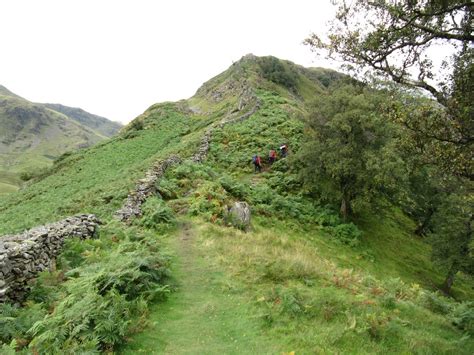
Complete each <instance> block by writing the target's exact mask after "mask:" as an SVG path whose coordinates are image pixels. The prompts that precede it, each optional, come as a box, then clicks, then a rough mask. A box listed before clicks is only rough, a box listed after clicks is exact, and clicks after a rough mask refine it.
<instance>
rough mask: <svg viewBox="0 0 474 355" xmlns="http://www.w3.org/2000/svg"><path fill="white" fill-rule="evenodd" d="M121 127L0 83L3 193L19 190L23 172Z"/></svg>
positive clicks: (0, 183)
mask: <svg viewBox="0 0 474 355" xmlns="http://www.w3.org/2000/svg"><path fill="white" fill-rule="evenodd" d="M119 128H120V125H118V124H116V123H115V122H111V121H109V120H107V119H105V118H102V117H99V116H95V115H91V114H89V113H87V112H85V111H83V110H80V109H72V108H68V107H65V106H58V107H56V106H55V107H51V108H49V107H48V105H43V104H36V103H32V102H30V101H27V100H25V99H23V98H21V97H19V96H18V95H15V94H13V93H12V92H10V91H9V90H8V89H6V88H5V87H3V86H2V87H0V193H4V192H11V191H14V190H16V189H17V188H18V187H19V186H20V184H21V181H20V178H19V177H20V174H21V173H29V174H34V173H35V171H38V170H39V169H42V168H45V167H48V166H50V165H51V163H52V161H53V160H54V159H56V158H57V157H59V156H60V155H61V154H63V153H64V152H67V151H70V150H76V149H78V148H84V147H88V146H91V145H93V144H95V143H97V142H99V141H101V140H103V139H106V138H107V137H109V136H111V135H112V134H114V133H116V132H117V131H118V129H119Z"/></svg>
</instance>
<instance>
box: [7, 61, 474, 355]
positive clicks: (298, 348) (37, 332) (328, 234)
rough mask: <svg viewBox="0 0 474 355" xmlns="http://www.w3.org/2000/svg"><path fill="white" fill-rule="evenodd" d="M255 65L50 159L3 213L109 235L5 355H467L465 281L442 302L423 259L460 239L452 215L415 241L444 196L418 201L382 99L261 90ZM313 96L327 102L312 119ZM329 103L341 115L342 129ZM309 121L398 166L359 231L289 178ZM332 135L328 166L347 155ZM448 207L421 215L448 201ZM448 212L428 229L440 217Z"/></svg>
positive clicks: (326, 91)
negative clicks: (274, 155) (244, 220)
mask: <svg viewBox="0 0 474 355" xmlns="http://www.w3.org/2000/svg"><path fill="white" fill-rule="evenodd" d="M266 60H269V61H270V62H274V59H258V58H255V57H253V56H246V57H244V58H243V59H242V60H241V61H239V62H237V63H235V64H234V65H232V66H231V67H230V68H229V70H227V71H226V72H224V73H222V74H220V75H219V76H217V77H216V78H214V79H212V80H211V81H209V82H208V83H205V84H204V85H203V86H202V87H201V88H200V89H199V90H198V92H197V94H196V95H195V96H194V97H193V98H192V99H190V100H189V101H180V102H178V103H164V104H157V105H153V106H152V107H150V108H149V109H148V110H147V111H146V112H145V113H144V114H143V115H141V116H139V117H138V118H137V119H136V120H134V121H133V122H132V123H131V124H129V125H128V126H127V127H125V128H124V129H123V131H122V132H121V134H120V135H119V136H117V137H114V138H112V139H110V140H109V141H107V142H102V143H99V144H98V145H95V146H93V147H90V148H87V149H84V150H81V151H78V152H74V153H71V154H65V155H63V156H61V157H60V158H58V159H57V160H56V161H55V163H54V165H53V166H52V167H51V168H50V169H49V170H48V171H47V172H45V173H43V174H42V175H41V176H37V177H35V178H33V179H32V180H34V181H33V182H31V183H30V184H29V185H28V186H26V187H25V188H24V189H22V190H20V191H18V192H16V193H14V194H9V195H5V196H2V197H0V232H1V233H2V234H3V233H12V232H16V231H20V230H22V229H24V228H28V227H31V226H34V225H38V224H42V223H45V222H49V221H54V220H57V219H59V218H61V217H63V216H67V215H71V214H75V213H81V212H88V213H95V214H97V215H98V216H99V217H100V218H101V219H102V221H103V222H104V225H103V226H102V227H101V229H100V233H99V238H98V239H94V240H88V241H83V242H81V241H75V240H70V241H68V243H67V246H66V248H65V250H64V252H63V254H62V255H61V257H60V258H59V260H58V266H57V270H55V271H52V272H45V273H43V274H41V275H40V277H39V278H38V280H37V282H36V283H35V285H33V287H32V291H31V293H30V295H29V298H28V300H27V302H26V303H25V304H24V305H23V307H22V308H17V307H14V306H12V305H3V306H2V307H0V340H1V342H2V343H3V345H2V346H3V348H2V351H3V352H5V353H6V352H7V351H13V349H16V350H17V351H19V352H23V353H28V352H38V353H40V354H41V353H61V352H62V353H74V352H111V351H114V352H122V353H130V354H131V353H140V352H142V353H193V352H194V353H195V352H198V353H210V354H213V353H214V354H217V353H239V354H240V353H291V352H292V351H294V352H295V353H325V352H330V353H333V352H335V353H367V352H375V353H394V352H402V353H433V352H437V353H453V352H457V353H466V354H470V353H472V352H473V351H474V342H473V341H472V336H473V322H474V321H473V318H474V308H473V304H472V302H469V300H472V298H473V295H474V293H473V288H472V287H473V279H472V276H471V275H470V274H469V272H468V271H467V270H468V269H467V268H465V267H464V266H463V267H462V268H459V271H458V272H457V273H456V277H457V280H456V282H455V283H454V284H453V285H452V288H451V290H450V297H446V296H443V295H442V294H441V293H440V291H439V289H440V286H441V285H442V283H443V280H444V279H445V276H446V273H445V272H446V269H443V268H440V267H439V265H438V264H435V263H433V262H432V260H431V256H432V247H431V244H430V243H429V241H431V240H432V239H431V238H435V234H436V233H437V234H436V235H437V236H438V237H439V238H441V237H442V236H445V235H450V236H452V234H451V233H450V232H451V231H452V230H453V229H447V232H446V233H445V232H444V229H443V228H445V227H446V228H447V227H449V226H451V225H456V226H459V225H460V224H457V222H456V220H455V218H454V216H453V215H451V214H446V220H443V219H438V218H437V219H436V220H437V221H438V223H440V225H441V227H438V225H437V224H432V223H428V224H427V225H426V226H425V227H426V228H425V229H424V231H425V232H423V233H422V235H426V236H427V237H426V238H423V237H421V236H419V235H417V234H415V231H416V230H417V229H418V228H417V227H418V224H419V223H420V222H422V220H423V216H425V215H426V214H425V212H426V211H428V209H429V206H430V205H431V204H432V203H431V202H428V200H426V199H425V197H426V196H432V195H433V194H432V192H433V191H438V190H439V187H440V186H448V185H449V184H447V183H445V184H444V185H443V184H442V183H443V180H442V179H436V180H433V185H432V186H431V185H430V186H426V189H422V188H420V185H419V181H422V180H423V174H424V173H428V172H429V171H428V170H426V171H422V169H419V168H418V167H419V166H417V164H416V159H415V158H414V159H413V160H409V159H407V156H410V154H411V156H413V157H414V154H412V153H410V152H412V151H411V150H409V149H408V148H409V145H404V144H401V143H400V145H396V148H397V149H395V146H394V145H392V144H391V143H392V139H393V138H394V136H393V134H392V133H393V132H398V131H397V130H395V129H394V130H393V131H392V127H391V125H388V124H386V123H384V122H382V121H381V118H380V117H379V116H378V115H379V114H380V115H381V113H380V112H379V111H377V110H376V107H377V103H379V102H380V101H383V100H381V99H380V98H379V97H378V96H376V95H375V94H374V96H371V93H370V91H368V90H366V89H365V88H359V89H357V90H359V91H357V92H356V94H353V93H354V92H353V91H351V90H353V89H354V88H353V87H348V86H346V85H345V84H344V85H342V84H341V81H342V80H345V79H344V77H343V76H341V75H336V74H334V73H333V72H331V71H325V70H319V69H314V70H312V69H304V68H301V67H298V66H296V65H294V64H292V63H289V62H281V63H280V64H275V65H274V66H272V67H274V68H277V69H278V68H280V69H281V68H285V71H286V72H287V73H291V75H293V79H294V81H293V85H294V86H293V87H292V88H291V89H289V87H288V86H287V85H285V84H284V85H283V86H282V85H281V84H282V83H280V82H278V81H274V80H273V79H270V80H267V79H266V78H265V76H263V74H262V67H261V66H260V62H264V61H266ZM280 66H281V67H280ZM341 79H342V80H341ZM334 80H335V81H339V83H335V82H333V81H334ZM246 85H248V86H250V89H251V90H249V89H248V88H246V87H245V86H246ZM338 90H339V91H338ZM250 91H251V95H255V96H256V97H257V98H258V102H259V109H258V110H257V111H256V112H255V113H254V114H253V115H251V116H250V117H249V118H248V119H246V120H244V121H239V122H234V123H232V124H228V125H225V126H224V127H218V126H217V125H216V128H215V129H214V131H213V133H212V140H211V145H210V150H209V154H208V156H207V159H206V161H205V162H204V163H202V164H197V163H192V162H190V161H184V162H183V163H182V164H180V165H177V166H173V167H172V168H169V169H168V170H167V171H166V173H165V176H164V177H163V179H162V180H161V181H160V182H159V185H158V186H157V191H158V193H159V196H153V197H150V198H149V199H148V200H147V201H146V203H145V204H144V205H143V206H142V207H143V209H142V211H143V215H142V216H141V217H140V218H137V219H136V220H134V221H133V222H132V224H131V225H130V226H126V225H124V224H122V223H118V222H117V221H114V220H113V217H112V215H113V213H114V211H116V210H117V209H118V208H119V207H120V206H121V205H122V203H123V201H124V200H125V198H126V197H127V194H128V192H129V191H130V190H131V189H132V188H133V187H134V186H135V184H136V182H137V180H138V179H140V178H142V177H143V175H144V173H145V171H147V170H148V169H149V168H150V167H151V166H152V164H153V163H155V162H156V161H158V160H161V159H164V158H167V157H168V156H169V155H171V154H177V155H179V156H181V157H182V158H186V157H190V156H192V155H193V154H194V153H195V151H196V148H197V147H198V146H199V145H200V142H201V138H202V136H203V135H204V133H205V132H206V130H207V129H208V128H209V127H210V125H212V124H217V123H218V122H221V120H222V119H223V118H228V117H229V116H230V115H233V114H235V115H236V116H239V115H240V114H242V112H247V111H246V110H247V109H245V108H244V109H242V112H238V110H237V109H236V107H237V106H238V105H239V95H241V94H242V93H243V92H244V93H248V92H250ZM330 93H331V94H333V96H332V95H330ZM318 95H319V96H322V97H323V99H321V100H320V101H321V102H320V103H321V104H320V105H314V102H318ZM311 96H313V98H312V99H311ZM333 99H334V101H336V103H334V102H332V101H331V100H333ZM371 100H375V103H374V102H372V101H371ZM377 100H379V101H377ZM255 101H257V100H255ZM312 102H313V104H312ZM338 102H339V103H341V102H342V103H343V104H344V105H346V107H350V108H351V110H347V111H344V112H342V113H341V112H340V111H338V108H339V107H338V104H337V103H338ZM389 104H391V103H389ZM325 105H327V106H325ZM334 107H335V109H334ZM383 107H385V106H383ZM317 109H321V111H320V114H321V113H324V115H325V118H326V120H325V121H324V122H325V123H327V124H329V123H330V122H334V126H333V127H330V128H331V129H334V130H336V128H337V127H339V128H338V129H340V127H341V126H343V127H346V125H345V123H348V124H349V127H350V129H349V132H351V133H352V132H355V133H354V135H352V136H351V137H352V138H351V139H353V140H354V141H351V143H354V145H353V146H355V147H356V148H357V149H356V151H357V153H360V152H362V153H363V154H366V153H367V151H366V150H368V151H369V153H370V154H369V153H367V154H369V155H371V156H372V155H375V154H376V153H375V152H376V149H377V148H380V147H382V148H384V149H386V150H387V151H386V153H387V156H390V154H389V153H393V154H395V153H397V154H398V155H394V156H397V157H398V156H399V157H401V158H403V159H402V160H401V161H402V162H403V164H406V165H403V166H400V168H403V169H406V171H407V172H408V173H409V174H408V176H407V178H406V179H404V180H399V181H398V182H399V184H400V187H402V189H400V190H397V191H396V193H394V194H390V193H389V191H392V190H388V189H387V190H385V191H382V192H385V194H381V193H380V192H381V191H377V193H375V191H368V190H371V189H372V187H373V186H372V185H370V184H368V185H364V188H365V190H363V191H364V193H363V194H361V196H363V198H361V199H360V200H361V201H360V202H358V203H357V208H356V209H354V210H355V213H354V214H352V215H350V216H347V220H344V219H343V218H342V217H341V216H340V214H339V212H338V210H339V203H340V200H339V196H332V198H326V197H330V196H329V195H330V193H329V191H333V190H334V189H335V188H334V186H331V182H332V181H331V177H329V179H328V176H324V177H322V176H320V177H318V179H314V180H312V182H311V183H309V182H308V180H307V179H305V178H303V176H302V175H301V174H300V172H301V170H302V167H303V166H304V165H303V163H302V161H301V158H300V157H301V156H304V155H305V154H307V153H308V152H307V151H305V150H307V149H312V148H308V147H312V145H311V144H309V143H310V142H311V139H312V138H313V137H314V132H312V131H311V129H312V128H314V127H311V125H310V124H309V123H310V122H311V119H312V118H314V116H315V115H316V116H317V112H315V110H317ZM365 111H368V112H370V113H371V115H370V117H369V119H367V120H365V117H366V115H363V114H362V113H363V112H365ZM347 112H348V113H347ZM346 113H347V114H346ZM331 118H335V120H334V121H331ZM336 123H337V124H336ZM326 127H327V126H326ZM361 127H362V128H361ZM359 129H360V131H359ZM336 131H337V130H336ZM322 133H325V132H323V131H322V132H321V134H322ZM336 133H337V132H336ZM336 133H334V135H333V136H332V137H336V138H334V139H335V141H337V142H339V143H338V144H339V145H335V147H338V148H337V149H336V148H334V150H337V151H334V152H333V155H331V157H332V159H333V160H334V163H335V164H337V159H338V155H337V153H341V152H343V151H344V149H343V148H344V144H342V143H341V140H340V139H339V138H340V137H338V136H337V134H336ZM371 135H374V136H375V137H373V139H372V138H371ZM380 135H381V136H382V137H380ZM364 139H365V140H364ZM359 140H362V141H363V142H364V144H362V143H360V142H359ZM374 142H375V143H374ZM379 143H380V144H379ZM281 144H287V145H288V147H289V156H288V158H284V159H281V158H279V159H278V160H277V162H275V163H274V164H273V165H272V166H270V165H269V164H268V163H267V162H266V160H265V157H266V156H267V154H268V151H269V150H270V149H277V148H278V147H279V145H281ZM371 144H373V145H371ZM366 145H369V146H368V147H367V146H366ZM341 147H342V148H341ZM407 147H408V148H407ZM404 149H407V150H406V151H405V150H404ZM320 152H323V147H320ZM257 153H258V154H260V155H261V156H262V157H264V169H263V172H262V173H260V174H254V173H253V168H252V164H251V157H252V156H253V155H254V154H257ZM351 157H352V156H351ZM352 159H353V160H354V158H353V157H352ZM387 160H390V159H387ZM397 162H398V160H397ZM372 163H373V164H372V165H370V166H365V167H364V166H363V168H364V169H365V168H370V169H372V168H374V169H375V170H377V171H381V170H378V169H379V166H378V165H377V166H374V165H376V164H375V163H377V164H379V163H380V165H383V164H382V163H384V161H382V162H380V161H378V160H377V159H375V160H372ZM325 164H326V166H329V163H328V162H327V161H326V162H325ZM356 167H357V166H356ZM359 167H360V166H359ZM385 168H386V167H385V166H384V169H382V170H383V171H384V172H387V171H389V172H391V171H392V170H393V169H385ZM364 169H362V170H361V171H362V174H366V175H370V173H368V172H364ZM370 169H369V170H368V171H374V170H370ZM432 169H434V168H432ZM361 171H359V170H357V174H358V175H359V174H361ZM432 171H434V170H432ZM438 172H439V171H438ZM417 173H419V174H417ZM307 175H310V174H307ZM382 175H383V174H381V176H382ZM328 180H329V181H328ZM365 180H369V178H368V176H366V177H365ZM382 181H383V183H382ZM385 181H386V180H383V179H381V180H380V181H378V182H379V183H380V185H386V184H385ZM392 181H393V180H392ZM417 186H418V187H417ZM449 186H451V185H449ZM388 187H390V188H391V187H392V186H388ZM388 187H387V188H388ZM366 190H367V191H366ZM443 191H444V192H446V191H447V190H446V189H445V190H443ZM365 192H367V194H365ZM369 192H370V193H372V192H374V193H373V194H370V193H369ZM415 192H417V193H415ZM444 192H443V193H441V194H440V195H438V196H437V197H436V199H433V200H432V201H433V203H435V202H436V201H442V202H443V204H444V203H447V202H449V201H451V200H449V199H446V198H445V193H444ZM448 195H449V196H452V195H451V194H448ZM366 196H371V197H370V198H366ZM456 196H458V195H456ZM236 201H246V202H247V203H249V205H250V206H251V208H252V224H251V226H250V229H249V231H248V232H247V233H244V232H243V231H241V230H240V229H239V228H234V227H232V226H231V225H229V221H228V220H227V219H226V216H227V211H228V208H229V207H230V206H231V205H232V204H233V203H234V202H236ZM335 201H337V202H335ZM442 206H444V205H442V204H439V207H440V209H439V212H436V213H443V212H442V211H446V210H447V209H446V208H444V207H442ZM456 206H459V205H456ZM452 211H457V210H456V209H453V210H452ZM454 215H456V216H459V214H456V213H454ZM453 222H456V223H453ZM459 231H460V233H459V235H463V236H464V234H462V231H461V230H459ZM456 240H457V241H459V240H463V239H462V238H456ZM433 245H434V244H433ZM453 245H454V244H453ZM454 250H455V252H454V254H453V255H459V253H456V248H454ZM442 260H445V261H446V260H447V259H446V258H442ZM449 260H459V259H457V258H452V259H449ZM466 260H469V258H467V259H466ZM462 265H466V264H465V263H463V264H462ZM448 266H449V265H448ZM444 267H446V265H445V266H444Z"/></svg>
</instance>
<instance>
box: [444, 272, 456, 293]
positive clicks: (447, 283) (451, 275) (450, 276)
mask: <svg viewBox="0 0 474 355" xmlns="http://www.w3.org/2000/svg"><path fill="white" fill-rule="evenodd" d="M456 273H457V270H456V269H455V268H454V266H452V267H451V269H450V270H449V272H448V275H447V276H446V279H445V280H444V283H443V286H442V289H443V291H444V292H446V293H448V294H449V293H450V292H451V287H452V286H453V283H454V277H455V276H456Z"/></svg>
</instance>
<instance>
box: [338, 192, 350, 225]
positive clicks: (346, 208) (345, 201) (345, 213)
mask: <svg viewBox="0 0 474 355" xmlns="http://www.w3.org/2000/svg"><path fill="white" fill-rule="evenodd" d="M339 212H340V213H341V216H342V219H343V220H344V222H345V221H347V217H349V215H350V214H351V213H352V208H351V201H350V200H349V198H347V197H346V196H344V197H343V198H342V201H341V208H340V209H339Z"/></svg>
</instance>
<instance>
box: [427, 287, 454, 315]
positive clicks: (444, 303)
mask: <svg viewBox="0 0 474 355" xmlns="http://www.w3.org/2000/svg"><path fill="white" fill-rule="evenodd" d="M421 302H422V304H423V305H424V306H425V307H426V308H428V309H429V310H430V311H432V312H434V313H439V314H444V315H446V314H448V313H450V312H451V310H452V305H451V303H450V302H449V300H448V299H447V298H446V297H443V296H441V295H439V294H438V293H435V292H423V294H422V296H421Z"/></svg>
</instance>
